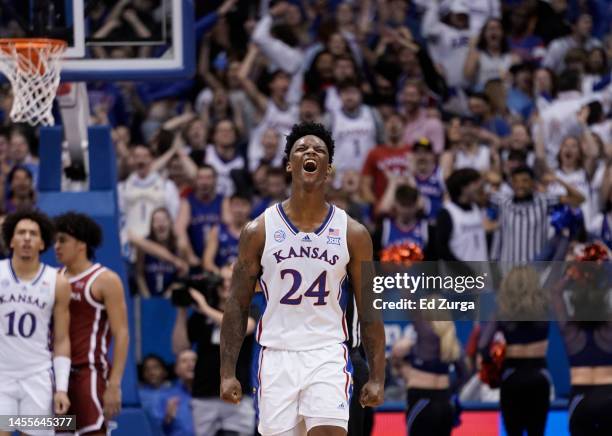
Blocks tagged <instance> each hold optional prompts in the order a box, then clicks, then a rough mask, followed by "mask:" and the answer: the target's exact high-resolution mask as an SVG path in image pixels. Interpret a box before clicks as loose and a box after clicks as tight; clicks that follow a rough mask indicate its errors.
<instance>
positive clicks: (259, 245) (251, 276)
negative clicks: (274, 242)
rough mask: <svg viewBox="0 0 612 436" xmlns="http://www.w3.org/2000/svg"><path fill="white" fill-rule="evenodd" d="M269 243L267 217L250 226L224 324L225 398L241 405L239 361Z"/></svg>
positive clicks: (242, 237)
mask: <svg viewBox="0 0 612 436" xmlns="http://www.w3.org/2000/svg"><path fill="white" fill-rule="evenodd" d="M264 243H265V229H264V220H263V215H261V216H260V217H259V218H257V219H256V220H254V221H251V222H250V223H248V224H247V225H246V226H245V228H244V229H243V230H242V233H241V235H240V242H239V244H238V259H237V260H236V264H235V265H234V271H233V274H232V284H231V294H230V297H229V300H228V301H227V304H226V305H225V307H226V309H225V312H224V314H223V322H222V324H221V398H223V399H224V400H225V401H229V402H232V403H237V402H239V401H240V398H241V397H242V391H241V388H240V383H239V382H238V380H237V379H236V377H235V372H236V362H237V361H238V355H239V354H240V348H241V347H242V342H243V341H244V335H245V332H246V329H247V322H248V318H249V308H250V307H251V299H252V298H253V294H254V293H255V285H256V283H257V279H258V278H259V274H260V271H261V254H262V250H263V247H264Z"/></svg>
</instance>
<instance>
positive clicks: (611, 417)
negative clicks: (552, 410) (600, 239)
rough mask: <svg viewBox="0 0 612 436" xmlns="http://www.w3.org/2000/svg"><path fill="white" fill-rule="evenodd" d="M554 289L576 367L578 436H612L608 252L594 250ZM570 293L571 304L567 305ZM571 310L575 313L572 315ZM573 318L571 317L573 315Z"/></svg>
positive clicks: (583, 253)
mask: <svg viewBox="0 0 612 436" xmlns="http://www.w3.org/2000/svg"><path fill="white" fill-rule="evenodd" d="M572 258H573V255H570V256H569V260H578V261H586V262H583V263H578V264H576V265H573V266H572V267H570V268H569V269H568V270H567V271H566V273H565V274H564V276H563V278H562V279H561V280H560V281H559V282H558V283H557V284H556V285H555V286H553V287H552V288H551V289H552V294H553V295H552V303H553V308H554V311H555V315H556V317H557V322H558V324H559V328H560V330H561V334H562V336H563V340H564V345H565V350H566V353H567V356H568V360H569V365H570V377H571V396H570V403H569V408H568V409H569V410H568V413H569V428H570V433H571V435H572V436H599V435H601V436H603V435H612V413H611V412H612V321H610V320H611V319H612V314H610V304H609V301H608V298H609V297H608V292H609V289H610V277H611V271H610V262H609V259H610V258H609V254H608V252H607V250H606V248H605V247H604V246H603V245H602V244H600V243H595V244H591V245H589V246H587V247H585V248H583V249H582V250H579V251H578V254H577V256H576V257H575V259H572ZM568 291H569V299H568V303H569V304H568V303H566V299H565V298H564V296H566V295H567V294H566V293H567V292H568ZM568 305H569V306H570V307H571V309H568ZM570 314H571V315H570Z"/></svg>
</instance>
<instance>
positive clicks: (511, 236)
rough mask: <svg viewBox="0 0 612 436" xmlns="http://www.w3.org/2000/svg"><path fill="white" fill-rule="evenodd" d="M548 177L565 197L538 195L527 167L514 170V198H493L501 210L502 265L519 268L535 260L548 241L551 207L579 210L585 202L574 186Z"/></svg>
mask: <svg viewBox="0 0 612 436" xmlns="http://www.w3.org/2000/svg"><path fill="white" fill-rule="evenodd" d="M549 176H550V177H552V178H553V181H556V182H557V183H559V184H560V185H562V186H563V187H564V188H565V189H566V191H567V194H566V195H565V196H559V195H551V194H546V193H540V192H536V190H535V176H534V172H533V170H532V169H531V168H530V167H528V166H520V167H518V168H515V169H514V170H513V171H512V177H511V184H512V190H513V192H514V195H513V196H502V195H499V194H494V195H492V196H491V199H490V201H491V203H493V205H495V206H497V208H498V210H499V214H498V216H499V220H500V236H501V241H500V243H501V253H500V259H499V260H500V261H501V262H502V264H504V263H508V264H510V265H516V264H518V263H525V262H531V261H533V260H535V258H536V256H537V255H539V254H540V253H541V252H542V250H543V249H544V247H545V246H546V242H547V241H548V231H549V228H550V219H549V210H550V208H552V207H554V206H556V205H558V204H567V205H569V206H571V207H579V206H580V204H582V202H583V201H584V200H585V198H584V196H583V195H582V194H581V193H580V192H579V191H577V190H576V189H575V188H574V187H572V186H570V185H568V184H567V183H565V182H564V181H562V180H560V179H559V178H558V177H556V176H554V175H552V174H551V175H549Z"/></svg>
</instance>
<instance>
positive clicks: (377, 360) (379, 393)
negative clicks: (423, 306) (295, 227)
mask: <svg viewBox="0 0 612 436" xmlns="http://www.w3.org/2000/svg"><path fill="white" fill-rule="evenodd" d="M347 239H348V241H347V242H348V247H349V254H350V257H351V260H350V261H349V264H348V270H349V271H348V272H349V275H350V279H351V283H352V286H353V291H354V293H355V303H356V304H357V310H358V313H359V323H360V325H361V337H362V340H363V345H364V347H365V351H366V356H367V359H368V365H369V367H370V379H369V381H368V383H366V384H365V385H364V386H363V388H362V390H361V395H360V403H361V405H362V406H363V407H366V406H370V407H375V406H379V405H380V404H382V402H383V400H384V385H385V328H384V324H383V322H382V319H380V316H376V315H377V313H376V312H373V311H372V310H368V308H367V307H366V306H367V304H368V301H369V298H368V295H362V276H363V274H362V262H372V258H373V253H372V252H373V249H372V238H371V237H370V233H369V232H368V230H367V229H366V228H365V227H364V226H363V225H362V224H360V223H358V222H357V221H355V220H353V219H351V218H349V223H348V235H347ZM370 309H371V308H370ZM378 315H379V314H378Z"/></svg>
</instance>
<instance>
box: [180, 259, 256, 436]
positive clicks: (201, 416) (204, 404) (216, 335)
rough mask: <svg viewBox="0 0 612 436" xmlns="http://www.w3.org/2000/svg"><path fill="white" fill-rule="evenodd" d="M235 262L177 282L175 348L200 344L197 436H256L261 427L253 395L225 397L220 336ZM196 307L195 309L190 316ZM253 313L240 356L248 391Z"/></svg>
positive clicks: (239, 367)
mask: <svg viewBox="0 0 612 436" xmlns="http://www.w3.org/2000/svg"><path fill="white" fill-rule="evenodd" d="M231 277H232V265H225V266H224V267H223V268H221V271H220V277H217V276H213V275H205V276H203V278H202V279H199V280H190V281H187V282H185V284H184V285H183V286H180V285H176V286H175V287H174V291H173V294H172V301H173V304H174V305H176V306H177V317H176V323H175V325H174V331H173V333H172V348H173V351H174V352H175V353H180V352H181V351H182V350H185V349H190V348H191V347H192V345H193V344H195V345H196V352H197V354H198V360H197V363H196V368H195V377H194V381H193V390H192V395H193V402H192V406H193V407H192V411H193V422H194V428H195V431H196V434H197V435H215V434H217V432H219V431H226V432H234V433H237V434H240V435H252V434H253V431H254V429H255V409H254V407H253V399H252V398H251V397H249V396H245V397H244V398H243V399H242V401H241V402H240V404H238V405H233V404H229V403H225V402H223V401H222V400H221V399H220V398H219V395H220V392H219V386H220V384H221V380H220V349H219V339H220V331H221V322H222V320H223V311H224V306H225V303H226V301H227V299H228V298H229V295H230V281H231ZM189 307H192V308H193V309H194V310H193V313H192V314H191V316H188V315H187V309H188V308H189ZM257 318H258V316H257V314H255V313H253V314H252V316H251V317H249V319H248V324H247V331H246V334H247V336H246V338H245V342H244V344H243V346H242V350H241V352H240V356H239V358H238V363H237V368H236V374H237V376H238V379H239V380H240V382H241V384H242V392H251V390H252V387H251V379H250V371H251V356H252V355H253V344H254V342H255V340H254V335H253V332H254V331H255V320H256V319H257Z"/></svg>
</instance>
